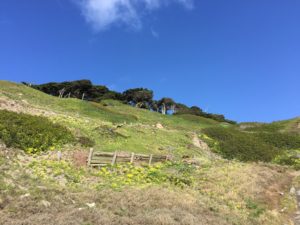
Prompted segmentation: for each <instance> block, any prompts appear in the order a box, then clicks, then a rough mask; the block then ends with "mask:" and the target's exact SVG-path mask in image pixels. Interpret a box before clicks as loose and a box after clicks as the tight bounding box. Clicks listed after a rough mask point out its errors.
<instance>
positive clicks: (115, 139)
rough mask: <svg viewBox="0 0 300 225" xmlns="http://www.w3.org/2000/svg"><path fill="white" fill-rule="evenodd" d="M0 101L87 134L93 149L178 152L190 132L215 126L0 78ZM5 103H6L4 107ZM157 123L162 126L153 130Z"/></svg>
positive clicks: (188, 140) (204, 120)
mask: <svg viewBox="0 0 300 225" xmlns="http://www.w3.org/2000/svg"><path fill="white" fill-rule="evenodd" d="M1 99H2V100H1ZM0 101H3V102H4V103H3V106H2V107H3V108H8V109H11V110H15V111H23V112H24V111H25V112H26V113H30V114H37V115H45V116H47V117H49V119H50V120H52V121H53V122H55V123H59V124H62V125H64V126H67V127H68V128H69V129H70V130H71V131H72V132H73V133H74V134H75V136H77V137H81V136H88V137H90V138H91V139H93V140H94V141H95V143H96V144H95V149H97V150H104V151H114V150H126V151H134V152H149V153H150V152H151V153H158V152H161V151H162V152H164V151H166V150H167V149H172V150H173V151H174V152H175V153H182V152H184V151H185V149H186V147H187V145H189V144H191V143H192V142H191V137H190V134H191V132H197V131H200V130H201V129H202V128H204V127H208V126H211V125H218V123H217V122H216V121H214V120H211V119H207V118H202V117H198V116H193V115H181V116H168V115H162V114H159V113H156V112H150V111H148V110H144V109H138V108H134V107H131V106H127V105H124V104H122V103H119V102H117V101H113V100H106V101H103V102H102V103H93V102H87V101H81V100H78V99H72V98H69V99H68V98H66V99H60V98H57V97H53V96H50V95H47V94H44V93H42V92H40V91H37V90H34V89H32V88H30V87H27V86H25V85H22V84H15V83H10V82H6V81H0ZM5 102H6V103H7V104H8V105H6V106H5ZM9 104H14V105H15V106H11V105H9ZM157 123H160V124H162V125H163V127H164V128H165V129H157V128H156V127H155V125H156V124H157ZM191 154H194V152H191Z"/></svg>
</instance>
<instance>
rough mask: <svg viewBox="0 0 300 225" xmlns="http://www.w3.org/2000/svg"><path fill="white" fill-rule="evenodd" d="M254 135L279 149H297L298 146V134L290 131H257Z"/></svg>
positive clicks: (299, 137)
mask: <svg viewBox="0 0 300 225" xmlns="http://www.w3.org/2000/svg"><path fill="white" fill-rule="evenodd" d="M255 136H256V137H258V138H260V139H261V140H263V141H264V142H266V143H268V144H270V145H272V146H274V147H277V148H279V149H284V150H286V149H298V148H300V136H299V135H298V134H292V133H280V132H259V133H255Z"/></svg>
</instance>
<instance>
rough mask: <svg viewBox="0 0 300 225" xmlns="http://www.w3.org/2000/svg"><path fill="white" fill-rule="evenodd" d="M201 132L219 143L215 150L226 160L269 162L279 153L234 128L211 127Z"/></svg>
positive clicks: (270, 146)
mask: <svg viewBox="0 0 300 225" xmlns="http://www.w3.org/2000/svg"><path fill="white" fill-rule="evenodd" d="M203 132H204V133H205V134H206V135H207V136H209V137H210V138H213V139H214V140H217V141H218V142H219V145H218V148H217V149H216V150H217V151H218V152H219V153H221V154H222V155H223V157H225V158H227V159H234V158H236V159H238V160H241V161H265V162H270V161H271V160H272V159H274V158H275V157H276V156H277V155H278V153H279V151H278V150H277V148H275V147H274V146H272V145H271V144H268V143H266V142H264V141H263V140H262V139H261V138H259V137H257V136H256V135H254V134H252V133H246V132H241V131H239V130H236V129H234V128H224V127H211V128H206V129H204V130H203Z"/></svg>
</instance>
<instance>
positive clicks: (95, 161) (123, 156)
mask: <svg viewBox="0 0 300 225" xmlns="http://www.w3.org/2000/svg"><path fill="white" fill-rule="evenodd" d="M169 159H170V157H169V156H164V155H152V154H151V155H144V154H136V153H133V152H132V153H128V152H118V151H116V152H112V153H110V152H98V151H94V150H93V149H90V153H89V156H88V159H87V165H88V166H89V167H101V166H106V165H108V164H111V165H114V164H117V163H126V162H128V163H139V164H141V163H148V164H149V165H151V164H152V163H156V162H165V161H167V160H169Z"/></svg>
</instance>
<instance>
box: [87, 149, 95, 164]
mask: <svg viewBox="0 0 300 225" xmlns="http://www.w3.org/2000/svg"><path fill="white" fill-rule="evenodd" d="M93 152H94V149H93V148H90V153H89V156H88V167H90V166H91V161H92V158H93Z"/></svg>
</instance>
